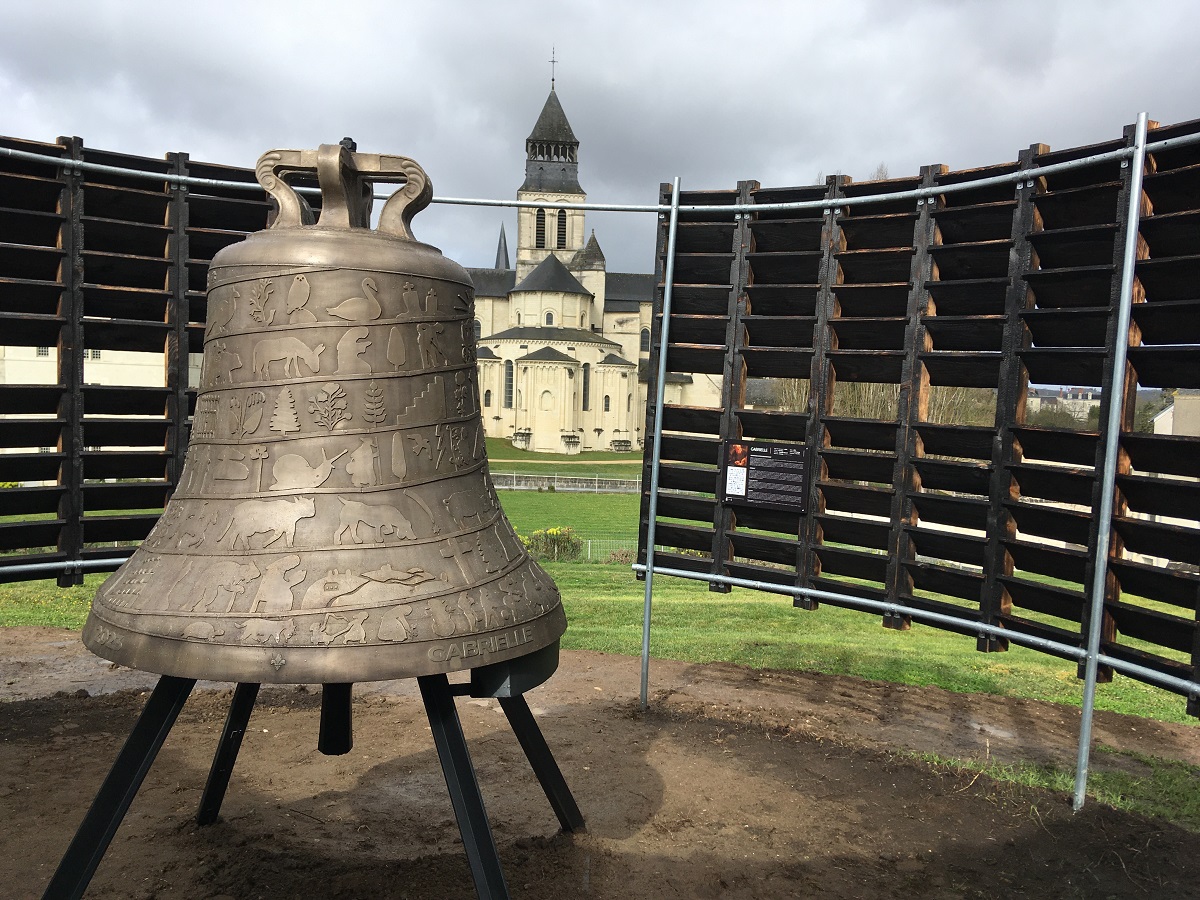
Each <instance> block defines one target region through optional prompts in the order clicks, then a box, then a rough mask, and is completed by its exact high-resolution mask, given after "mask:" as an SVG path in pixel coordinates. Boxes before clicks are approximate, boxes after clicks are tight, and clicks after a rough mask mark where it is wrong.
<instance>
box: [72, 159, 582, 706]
mask: <svg viewBox="0 0 1200 900" xmlns="http://www.w3.org/2000/svg"><path fill="white" fill-rule="evenodd" d="M314 171H315V172H316V174H317V177H318V180H319V183H320V185H321V213H320V220H319V222H317V223H316V224H312V219H313V216H312V213H311V211H310V210H309V208H308V204H307V203H306V202H305V201H304V200H303V198H302V197H301V196H300V195H299V194H297V192H296V191H295V190H294V189H293V188H292V187H291V186H290V185H289V184H288V183H287V181H286V178H287V177H290V176H291V175H292V174H294V173H299V172H314ZM258 178H259V182H260V183H261V184H262V185H263V187H264V188H265V189H266V190H267V191H268V192H269V193H270V195H271V196H272V197H273V198H274V199H275V201H276V202H277V204H278V214H277V216H276V218H275V221H274V222H273V224H272V225H271V226H270V227H269V228H267V229H266V230H264V231H260V232H257V233H255V234H252V235H250V236H249V237H247V238H246V239H245V240H244V241H242V242H240V243H238V244H235V245H233V246H230V247H227V248H225V249H224V250H222V251H221V252H220V253H218V254H217V256H216V258H215V259H214V260H213V262H212V266H211V268H210V271H209V276H208V324H207V329H206V333H205V339H204V362H203V369H202V374H201V384H200V391H199V396H198V397H197V401H196V411H195V417H194V421H193V426H192V434H191V443H190V445H189V447H188V458H187V463H186V465H185V466H184V470H183V475H182V478H181V480H180V484H179V487H178V489H177V491H176V492H175V494H174V496H173V497H172V498H171V501H170V503H169V504H168V505H167V508H166V510H165V512H164V513H163V515H162V518H161V519H160V520H159V522H158V523H157V525H156V526H155V527H154V530H153V531H152V532H151V533H150V535H149V537H147V538H146V540H145V542H144V543H143V544H142V545H141V547H139V548H138V549H137V550H136V551H135V552H134V554H133V556H132V558H131V559H130V560H129V561H128V562H127V563H126V564H125V565H123V566H122V567H121V569H120V570H119V571H117V572H116V573H115V574H114V575H113V576H112V577H111V578H110V579H109V580H108V581H106V582H105V584H104V586H103V587H102V588H101V589H100V591H99V592H98V593H97V595H96V598H95V600H94V601H93V603H92V610H91V615H90V616H89V617H88V621H87V624H86V626H85V627H84V631H83V639H84V642H85V643H86V644H87V646H88V647H89V648H90V649H91V650H92V651H93V652H95V653H97V654H99V655H100V656H103V657H105V658H107V659H110V660H113V661H114V662H117V663H120V664H121V665H124V666H130V667H132V668H137V669H145V670H148V671H151V672H159V673H162V674H165V675H174V676H180V677H185V678H204V679H212V680H218V681H237V682H253V683H258V682H287V683H305V682H309V683H317V682H324V683H331V682H356V681H372V680H379V679H388V678H399V677H406V676H416V675H428V674H435V673H443V672H449V671H454V670H459V669H466V668H473V667H476V666H483V665H487V664H490V663H497V662H502V661H505V660H510V659H513V658H515V657H519V656H522V655H524V654H529V653H532V652H535V651H537V650H539V649H542V648H550V647H551V646H552V645H554V646H556V642H557V639H558V638H559V636H560V635H561V634H562V633H563V631H564V629H565V628H566V619H565V616H564V615H563V610H562V605H561V603H560V600H559V595H558V591H557V590H556V588H555V586H554V583H553V582H552V581H551V580H550V578H549V577H548V576H547V575H546V573H545V572H543V571H542V569H541V568H539V567H538V565H537V564H536V563H535V562H534V561H533V560H532V559H530V557H529V555H528V554H527V553H526V552H525V550H524V548H523V547H522V545H521V542H520V540H519V539H518V538H517V536H516V534H515V533H514V532H513V530H512V527H511V526H510V525H509V523H508V520H507V519H506V518H505V516H504V513H503V512H502V511H501V509H500V504H499V502H498V501H497V498H496V492H495V490H494V489H493V486H492V483H491V479H490V476H489V474H488V465H487V454H486V450H485V447H484V431H483V424H482V422H481V421H480V410H479V391H478V388H477V384H476V368H475V333H474V314H473V306H474V289H473V287H472V284H471V279H470V277H469V276H468V275H467V273H466V272H465V271H464V270H463V269H462V267H461V266H459V265H457V264H456V263H454V262H452V261H450V260H448V259H446V258H444V257H443V256H442V254H441V253H440V252H439V251H438V250H437V249H436V248H434V247H431V246H429V245H427V244H422V243H419V242H417V241H416V240H414V239H413V237H412V234H411V232H410V230H409V223H410V221H411V219H412V216H413V215H414V214H415V213H417V212H419V211H420V210H421V209H423V208H424V207H425V206H427V205H428V204H429V201H430V199H431V197H432V189H431V187H430V183H429V179H428V178H427V177H426V175H425V172H424V171H423V170H422V169H421V168H420V166H418V165H417V164H416V163H415V162H413V161H412V160H410V159H407V158H404V157H399V156H382V155H372V154H361V153H351V152H349V151H348V150H346V149H345V148H344V147H342V146H340V145H336V144H335V145H323V146H322V147H321V148H320V149H319V150H316V151H295V150H281V151H273V152H271V153H267V154H265V155H264V156H263V157H262V159H261V160H260V161H259V164H258ZM374 181H391V182H399V181H403V182H404V187H403V188H401V189H400V190H398V191H397V192H396V193H395V194H393V195H392V196H391V197H390V198H389V199H388V201H387V202H386V203H385V204H384V206H383V208H382V210H381V212H380V216H379V224H378V228H377V230H372V229H371V228H370V213H371V196H372V189H371V183H372V182H374ZM547 652H551V651H550V650H548V651H547Z"/></svg>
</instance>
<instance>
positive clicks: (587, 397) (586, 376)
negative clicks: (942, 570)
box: [583, 363, 592, 412]
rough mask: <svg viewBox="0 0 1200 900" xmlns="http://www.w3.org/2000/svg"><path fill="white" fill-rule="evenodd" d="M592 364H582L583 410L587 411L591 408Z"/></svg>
mask: <svg viewBox="0 0 1200 900" xmlns="http://www.w3.org/2000/svg"><path fill="white" fill-rule="evenodd" d="M591 397H592V364H591V363H584V364H583V410H584V412H587V411H588V410H589V409H591V408H592V401H591Z"/></svg>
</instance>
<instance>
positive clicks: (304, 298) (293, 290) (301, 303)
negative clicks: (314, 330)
mask: <svg viewBox="0 0 1200 900" xmlns="http://www.w3.org/2000/svg"><path fill="white" fill-rule="evenodd" d="M311 293H312V288H311V286H310V285H309V283H308V276H306V275H297V276H296V277H295V278H293V279H292V284H291V287H289V288H288V295H287V299H286V300H285V301H284V305H285V307H286V309H287V314H288V322H289V323H290V324H292V325H307V324H309V323H311V322H315V321H317V317H316V316H314V315H313V314H312V313H311V312H310V311H309V310H307V309H305V308H304V307H305V306H306V305H308V298H309V296H310V295H311Z"/></svg>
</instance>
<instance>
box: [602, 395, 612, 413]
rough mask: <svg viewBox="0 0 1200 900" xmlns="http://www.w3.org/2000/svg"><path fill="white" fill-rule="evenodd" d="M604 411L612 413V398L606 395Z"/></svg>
mask: <svg viewBox="0 0 1200 900" xmlns="http://www.w3.org/2000/svg"><path fill="white" fill-rule="evenodd" d="M604 411H605V412H612V398H611V397H609V396H608V394H605V395H604Z"/></svg>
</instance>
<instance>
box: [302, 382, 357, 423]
mask: <svg viewBox="0 0 1200 900" xmlns="http://www.w3.org/2000/svg"><path fill="white" fill-rule="evenodd" d="M349 407H350V398H349V397H347V396H346V392H345V391H344V390H343V389H342V386H341V385H340V384H337V383H335V382H332V381H327V382H325V384H323V385H322V386H321V389H320V390H319V391H317V393H315V394H314V395H313V396H312V397H310V398H309V399H308V411H309V412H310V413H312V415H313V418H314V420H315V421H316V423H317V424H318V425H320V426H321V427H323V428H324V429H325V430H326V431H333V429H335V428H341V427H342V425H344V424H345V423H346V422H347V421H349V420H350V419H351V418H352V416H351V414H350V413H349V412H347V410H348V409H349Z"/></svg>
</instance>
